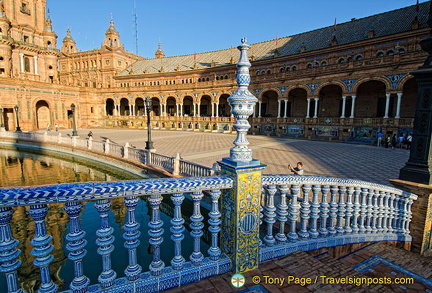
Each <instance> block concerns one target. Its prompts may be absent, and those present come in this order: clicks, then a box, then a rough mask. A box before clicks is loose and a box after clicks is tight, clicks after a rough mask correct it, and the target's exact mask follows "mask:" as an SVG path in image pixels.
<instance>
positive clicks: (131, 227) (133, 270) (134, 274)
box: [123, 196, 142, 281]
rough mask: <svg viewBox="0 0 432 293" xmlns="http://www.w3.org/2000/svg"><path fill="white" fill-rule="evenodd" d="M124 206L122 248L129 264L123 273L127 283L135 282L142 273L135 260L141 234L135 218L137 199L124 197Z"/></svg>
mask: <svg viewBox="0 0 432 293" xmlns="http://www.w3.org/2000/svg"><path fill="white" fill-rule="evenodd" d="M124 204H125V206H126V209H127V218H126V224H125V225H124V230H125V233H123V238H124V240H126V241H125V244H124V246H125V247H126V248H127V250H128V256H129V264H128V266H127V267H126V269H125V271H124V272H125V275H126V278H127V279H128V280H129V281H135V280H138V278H139V276H140V274H141V271H142V268H141V266H140V265H139V264H138V260H137V248H138V247H139V245H140V241H139V237H140V236H141V232H140V231H139V228H140V226H141V225H140V224H139V223H138V222H137V221H136V218H135V209H136V206H137V204H138V198H137V197H136V196H128V197H125V198H124Z"/></svg>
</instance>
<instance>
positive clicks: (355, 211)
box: [0, 175, 417, 292]
mask: <svg viewBox="0 0 432 293" xmlns="http://www.w3.org/2000/svg"><path fill="white" fill-rule="evenodd" d="M262 186H263V192H262V194H261V206H262V207H263V209H262V216H263V221H262V224H261V226H262V227H261V228H262V229H263V231H265V233H264V234H263V235H262V238H261V239H260V240H261V241H262V242H261V243H262V246H261V247H260V248H259V254H260V256H261V257H260V261H265V260H268V259H272V258H275V257H279V256H283V255H286V254H289V253H292V252H293V251H296V250H304V251H309V250H316V249H320V248H324V247H334V246H338V245H345V244H352V243H363V242H372V241H402V242H409V241H411V236H410V233H409V224H410V220H411V205H412V203H413V200H415V199H417V196H416V195H413V194H410V193H407V192H403V191H401V190H399V189H396V188H392V187H388V186H384V185H379V184H372V183H368V182H364V181H359V180H350V179H340V178H331V177H315V176H296V175H263V177H262ZM233 187H234V182H233V180H232V179H231V178H230V177H229V176H227V175H224V176H218V177H202V178H180V179H175V178H159V179H147V180H135V181H123V182H88V183H75V184H60V185H52V186H35V187H25V188H22V187H20V188H0V206H1V207H0V234H1V235H3V236H2V237H1V238H0V268H1V271H2V272H3V273H4V274H5V275H6V276H7V278H6V279H7V282H8V286H9V287H8V292H18V289H19V288H18V282H17V274H18V273H17V272H18V270H19V267H20V265H21V263H20V261H19V260H18V256H19V254H20V250H21V249H24V248H22V247H21V246H19V245H18V242H17V241H16V240H15V239H14V237H13V236H12V233H11V215H12V214H13V213H14V210H15V207H17V206H24V207H28V206H30V209H26V211H27V212H28V213H31V214H32V215H33V218H34V221H33V223H34V226H35V227H36V228H37V229H38V235H37V241H32V242H31V245H32V246H33V247H34V251H38V252H40V253H38V256H37V259H36V261H35V265H37V266H39V267H40V268H41V276H43V282H42V283H41V288H42V289H47V291H46V292H55V291H56V289H57V285H54V283H53V280H51V277H50V275H49V274H48V273H47V272H49V268H50V263H51V262H52V260H53V255H52V254H51V250H50V246H49V242H50V240H51V235H49V234H48V232H47V230H46V229H45V228H44V227H45V226H46V221H47V218H46V217H45V215H46V211H47V210H48V207H49V206H50V205H52V204H56V203H66V206H65V210H66V212H67V213H68V215H69V218H70V225H69V228H68V233H67V237H66V240H67V241H68V244H67V245H66V247H67V249H68V250H69V251H70V253H69V255H68V258H69V260H70V261H71V262H72V263H73V264H74V266H73V267H74V270H75V271H74V276H75V278H74V279H73V280H72V282H71V284H70V286H71V289H74V290H77V292H78V291H79V292H87V291H90V292H99V291H100V290H102V289H105V288H116V290H123V291H127V290H138V291H139V290H142V289H143V288H146V290H147V289H148V291H149V292H156V291H162V290H165V289H168V288H170V287H173V286H177V285H180V284H186V283H190V282H194V281H198V280H200V279H203V278H206V277H209V276H212V275H217V274H220V273H224V272H227V271H229V270H230V268H231V263H230V260H229V258H228V257H227V256H226V255H225V254H224V253H221V247H220V245H219V244H218V234H220V228H221V222H222V221H221V220H220V218H221V219H224V218H225V215H224V214H221V212H220V210H219V207H220V194H221V191H224V190H225V191H227V192H230V191H229V190H230V189H232V188H233ZM185 193H187V194H188V197H189V198H191V199H192V201H193V212H192V215H191V217H190V221H184V220H183V219H182V216H181V214H180V213H181V210H182V208H184V202H183V199H184V195H185ZM161 194H167V195H171V200H172V203H173V207H172V210H173V211H172V213H170V215H169V216H168V217H169V218H170V219H171V220H170V222H169V223H170V224H171V229H170V230H169V231H168V230H165V231H164V229H162V228H161V227H162V223H163V220H162V217H161V215H160V210H161V209H162V207H161V205H162V204H163V203H162V197H161V196H160V195H161ZM205 194H209V195H210V197H211V198H207V202H208V201H211V211H208V210H207V209H205V208H203V207H202V202H203V201H204V200H203V195H205ZM139 197H144V198H146V199H147V200H148V201H149V203H150V204H151V217H150V219H149V222H148V225H144V224H141V225H140V224H139V223H137V222H136V220H135V218H136V210H135V207H136V204H137V199H138V198H139ZM206 197H207V195H206ZM112 198H124V204H125V206H126V207H127V218H125V220H124V221H125V223H124V225H122V226H121V225H110V224H109V218H110V217H111V215H110V214H111V213H110V211H111V210H112V208H111V205H110V203H109V201H108V199H112ZM167 198H169V197H167ZM87 201H90V202H92V201H93V202H94V205H95V208H96V209H97V211H98V213H99V215H100V217H99V220H98V221H99V225H100V228H99V229H98V230H97V231H96V232H93V233H96V236H97V237H98V238H97V244H98V247H99V249H98V254H100V257H101V258H102V259H103V262H102V267H101V268H96V267H94V266H93V267H89V266H83V261H85V258H86V255H87V254H89V253H95V252H91V251H90V250H87V249H86V243H87V240H86V237H87V236H86V232H90V231H84V230H83V229H85V228H84V227H87V225H86V223H85V222H82V221H81V220H80V218H81V213H80V211H81V208H82V206H81V204H82V203H83V202H87ZM205 218H207V219H208V220H206V222H207V223H208V225H204V221H203V219H205ZM165 221H166V220H165ZM184 225H186V227H185V226H184ZM146 227H148V228H147V232H148V234H149V235H150V238H149V244H150V247H151V249H150V252H149V253H151V254H152V257H151V259H152V261H151V264H150V267H149V270H150V271H147V272H144V273H141V270H142V267H141V265H139V264H138V260H139V255H138V254H137V251H142V249H141V250H138V249H139V247H140V246H142V245H146V244H144V243H140V241H139V240H138V239H139V238H138V237H139V235H140V233H142V231H141V230H142V229H146ZM185 228H187V230H189V231H190V234H191V236H192V239H193V242H194V245H193V248H192V253H191V254H190V255H189V256H188V255H185V254H184V252H182V249H181V247H182V246H181V242H182V240H183V238H184V236H185V230H186V229H185ZM114 229H123V230H124V239H125V242H124V248H123V247H121V246H118V245H117V246H116V247H114V245H113V241H114V239H113V237H112V235H113V230H114ZM186 233H189V232H186ZM203 234H207V235H208V236H210V235H211V247H210V249H208V251H206V249H204V248H203V247H201V246H200V238H201V236H202V235H203ZM208 236H207V237H208ZM93 237H94V236H93ZM35 239H36V238H35ZM207 239H209V238H207ZM171 240H173V241H174V245H173V246H172V249H173V251H172V252H168V251H161V247H160V244H161V243H162V242H165V241H171ZM122 249H126V251H127V254H128V255H129V260H128V263H127V264H126V265H127V267H125V268H123V269H125V270H124V274H125V277H121V278H118V277H116V275H118V274H119V273H120V274H121V272H120V271H114V266H111V263H114V261H115V260H114V259H112V256H111V255H114V254H115V255H119V253H120V252H119V250H122ZM163 254H168V255H173V257H172V260H171V266H169V267H166V265H169V263H165V262H166V258H162V257H161V255H163ZM188 259H190V260H191V261H186V260H188ZM54 261H55V260H54ZM89 270H92V271H94V270H97V271H101V272H102V273H101V274H100V276H99V279H98V281H99V284H92V285H90V284H89V283H90V281H89V278H88V277H87V276H86V273H87V274H88V273H89ZM162 280H164V281H162ZM149 288H150V289H149Z"/></svg>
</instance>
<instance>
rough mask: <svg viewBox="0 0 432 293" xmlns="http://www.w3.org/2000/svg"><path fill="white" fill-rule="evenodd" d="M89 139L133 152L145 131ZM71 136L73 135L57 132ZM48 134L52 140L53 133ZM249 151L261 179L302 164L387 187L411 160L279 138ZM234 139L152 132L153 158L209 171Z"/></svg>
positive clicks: (371, 149)
mask: <svg viewBox="0 0 432 293" xmlns="http://www.w3.org/2000/svg"><path fill="white" fill-rule="evenodd" d="M91 130H92V132H93V140H97V141H100V140H104V139H106V138H109V139H110V140H111V141H112V142H113V143H118V144H120V145H124V144H125V142H129V143H130V144H131V145H133V146H136V147H137V148H144V147H145V141H146V140H147V131H146V130H123V129H121V130H119V129H114V130H113V129H91ZM60 132H62V134H70V133H71V130H61V131H60ZM88 132H89V129H87V130H86V129H80V130H79V131H78V134H79V135H80V137H86V135H87V133H88ZM49 134H50V135H55V134H56V132H55V131H51V132H50V133H49ZM247 138H248V140H249V142H250V145H249V147H250V148H251V149H252V150H253V158H254V159H259V160H260V161H261V163H263V164H266V165H267V167H266V169H265V170H264V173H265V174H284V173H287V172H288V169H287V165H288V164H289V163H290V164H291V165H295V163H296V162H297V161H302V162H303V164H304V168H305V174H306V175H323V176H332V177H343V178H353V179H360V180H365V181H370V182H375V183H379V184H385V185H391V184H390V183H389V179H396V178H398V176H399V170H400V168H402V167H403V166H404V165H405V163H406V162H407V161H408V158H409V151H407V150H404V149H397V148H396V149H391V148H388V149H387V148H378V147H376V146H372V145H360V144H349V143H338V142H324V141H308V140H299V139H288V138H277V137H273V136H272V137H268V136H261V135H248V136H247ZM234 139H235V134H221V133H203V132H184V131H164V130H153V131H152V140H153V145H154V147H155V149H156V152H157V153H160V154H164V155H169V156H175V155H176V153H180V155H181V157H182V158H183V159H185V160H188V161H192V162H195V163H199V164H202V165H205V166H209V167H211V166H212V164H213V163H214V162H216V161H218V160H221V159H222V158H223V157H228V156H229V149H230V148H231V147H233V141H234Z"/></svg>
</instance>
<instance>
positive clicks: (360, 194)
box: [260, 175, 417, 261]
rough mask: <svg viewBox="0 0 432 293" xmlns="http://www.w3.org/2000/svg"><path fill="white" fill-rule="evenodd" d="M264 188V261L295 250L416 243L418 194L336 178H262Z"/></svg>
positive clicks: (262, 200) (281, 176) (268, 176)
mask: <svg viewBox="0 0 432 293" xmlns="http://www.w3.org/2000/svg"><path fill="white" fill-rule="evenodd" d="M262 184H263V190H264V192H263V193H262V199H261V204H262V207H263V212H262V217H263V219H262V221H263V225H265V231H266V233H265V236H264V237H263V239H262V243H263V246H262V247H261V250H260V257H261V259H260V260H261V261H264V260H268V259H272V258H275V257H279V256H282V255H286V254H288V253H291V252H293V251H296V250H303V251H309V250H315V249H320V248H325V247H332V246H338V245H344V244H352V243H360V242H371V241H402V242H405V241H407V242H409V241H411V239H412V238H411V236H410V232H409V223H410V221H411V217H412V214H411V205H412V203H413V200H416V199H417V195H414V194H411V193H408V192H405V191H402V190H399V189H396V188H392V187H389V186H385V185H380V184H375V183H369V182H365V181H360V180H352V179H342V178H333V177H318V176H297V175H263V180H262ZM276 227H277V228H278V229H276ZM276 230H277V231H276Z"/></svg>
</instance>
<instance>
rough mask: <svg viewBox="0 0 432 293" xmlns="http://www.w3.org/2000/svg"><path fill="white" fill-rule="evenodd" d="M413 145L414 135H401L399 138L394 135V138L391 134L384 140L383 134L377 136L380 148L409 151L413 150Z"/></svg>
mask: <svg viewBox="0 0 432 293" xmlns="http://www.w3.org/2000/svg"><path fill="white" fill-rule="evenodd" d="M411 143H412V134H411V133H410V134H408V135H404V134H401V135H400V136H399V137H398V136H397V135H396V133H394V134H393V135H392V136H390V134H387V136H386V137H385V138H384V135H383V134H382V132H381V131H380V132H378V134H377V146H378V147H386V148H390V147H391V148H392V149H394V148H395V147H399V148H406V149H407V150H409V149H410V148H411Z"/></svg>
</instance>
